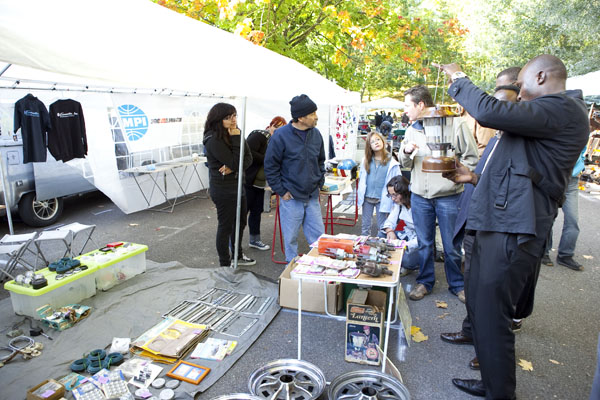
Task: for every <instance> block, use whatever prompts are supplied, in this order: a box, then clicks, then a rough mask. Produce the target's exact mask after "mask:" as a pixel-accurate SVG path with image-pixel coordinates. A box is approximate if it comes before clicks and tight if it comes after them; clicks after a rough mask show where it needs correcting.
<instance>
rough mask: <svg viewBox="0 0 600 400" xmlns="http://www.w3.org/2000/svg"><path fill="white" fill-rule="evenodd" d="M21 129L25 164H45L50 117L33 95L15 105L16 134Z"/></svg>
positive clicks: (42, 104) (44, 107)
mask: <svg viewBox="0 0 600 400" xmlns="http://www.w3.org/2000/svg"><path fill="white" fill-rule="evenodd" d="M19 128H21V137H22V138H23V163H24V164H26V163H30V162H45V161H46V143H47V142H46V134H47V132H48V131H49V130H50V128H51V126H50V116H49V115H48V110H47V109H46V106H45V105H44V103H42V102H41V101H40V100H39V99H38V98H37V97H34V96H33V95H32V94H28V95H27V96H25V97H23V98H22V99H20V100H19V101H17V102H16V103H15V133H17V131H18V130H19Z"/></svg>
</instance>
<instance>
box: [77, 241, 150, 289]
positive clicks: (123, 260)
mask: <svg viewBox="0 0 600 400" xmlns="http://www.w3.org/2000/svg"><path fill="white" fill-rule="evenodd" d="M146 251H148V246H146V245H143V244H136V243H124V244H123V246H119V247H116V248H114V250H111V251H107V252H102V251H99V250H94V251H91V252H89V253H86V254H83V255H81V256H79V257H77V258H78V259H79V260H81V263H82V264H86V265H88V266H90V268H92V267H93V268H94V271H95V272H94V277H95V281H96V289H98V290H102V291H106V290H109V289H110V288H112V287H114V286H116V285H118V284H120V283H121V282H124V281H126V280H128V279H130V278H132V277H134V276H136V275H139V274H141V273H143V272H145V271H146Z"/></svg>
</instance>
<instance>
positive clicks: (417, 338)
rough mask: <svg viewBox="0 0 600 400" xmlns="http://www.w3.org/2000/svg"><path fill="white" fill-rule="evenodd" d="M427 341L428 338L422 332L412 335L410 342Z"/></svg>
mask: <svg viewBox="0 0 600 400" xmlns="http://www.w3.org/2000/svg"><path fill="white" fill-rule="evenodd" d="M427 339H429V336H425V335H423V332H417V333H415V334H414V335H412V340H413V342H415V343H420V342H424V341H425V340H427Z"/></svg>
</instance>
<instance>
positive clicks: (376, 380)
mask: <svg viewBox="0 0 600 400" xmlns="http://www.w3.org/2000/svg"><path fill="white" fill-rule="evenodd" d="M328 395H329V399H330V400H359V399H360V400H384V399H385V400H388V399H389V400H391V399H400V400H410V393H408V389H406V386H404V385H403V384H402V383H401V382H400V381H399V380H398V379H396V378H394V377H393V376H390V375H387V374H383V373H381V372H377V371H371V370H359V371H352V372H348V373H345V374H342V375H340V376H338V377H337V378H335V379H334V380H333V381H332V382H331V384H330V385H329V391H328Z"/></svg>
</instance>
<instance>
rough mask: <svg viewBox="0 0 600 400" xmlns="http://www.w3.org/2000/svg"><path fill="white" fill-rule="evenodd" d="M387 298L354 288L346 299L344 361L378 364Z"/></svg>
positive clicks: (373, 291) (377, 293)
mask: <svg viewBox="0 0 600 400" xmlns="http://www.w3.org/2000/svg"><path fill="white" fill-rule="evenodd" d="M386 298H387V295H386V293H385V292H381V291H378V290H361V289H354V290H352V293H351V294H350V297H349V298H348V308H347V314H346V355H345V360H346V361H349V362H355V363H359V364H369V365H379V364H381V359H382V354H381V352H380V351H379V349H378V347H379V348H383V343H382V338H383V321H384V318H385V302H386Z"/></svg>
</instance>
